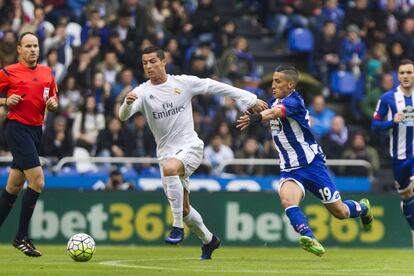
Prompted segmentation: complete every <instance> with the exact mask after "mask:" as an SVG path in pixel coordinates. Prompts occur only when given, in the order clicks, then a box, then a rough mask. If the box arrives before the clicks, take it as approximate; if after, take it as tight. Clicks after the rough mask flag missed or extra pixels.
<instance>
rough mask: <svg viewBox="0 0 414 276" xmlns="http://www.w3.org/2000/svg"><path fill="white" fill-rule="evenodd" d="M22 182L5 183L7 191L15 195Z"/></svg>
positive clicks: (21, 187) (19, 189) (20, 188)
mask: <svg viewBox="0 0 414 276" xmlns="http://www.w3.org/2000/svg"><path fill="white" fill-rule="evenodd" d="M23 185H24V182H22V183H13V184H7V188H6V190H7V192H8V193H10V194H12V195H17V194H18V193H19V192H20V191H21V190H22V189H23Z"/></svg>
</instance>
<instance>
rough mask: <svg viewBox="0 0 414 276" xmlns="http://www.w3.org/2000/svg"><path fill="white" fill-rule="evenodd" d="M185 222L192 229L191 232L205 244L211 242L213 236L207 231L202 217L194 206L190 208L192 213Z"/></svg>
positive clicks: (185, 218)
mask: <svg viewBox="0 0 414 276" xmlns="http://www.w3.org/2000/svg"><path fill="white" fill-rule="evenodd" d="M184 222H185V224H186V225H187V226H188V228H190V230H191V232H193V233H194V234H196V236H197V237H199V239H200V240H202V242H203V244H207V243H209V242H211V239H212V238H213V234H212V233H211V232H210V231H209V230H208V229H207V227H206V226H205V225H204V222H203V219H202V217H201V216H200V214H199V213H198V212H197V210H196V209H194V208H193V207H192V206H190V213H188V215H187V216H185V217H184Z"/></svg>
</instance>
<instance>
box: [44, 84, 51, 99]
mask: <svg viewBox="0 0 414 276" xmlns="http://www.w3.org/2000/svg"><path fill="white" fill-rule="evenodd" d="M49 91H50V88H49V87H45V88H43V99H44V100H45V101H47V100H48V99H49Z"/></svg>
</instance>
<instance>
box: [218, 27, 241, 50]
mask: <svg viewBox="0 0 414 276" xmlns="http://www.w3.org/2000/svg"><path fill="white" fill-rule="evenodd" d="M220 25H221V27H220V32H219V33H218V38H217V41H218V44H219V45H218V53H219V55H221V54H223V53H224V51H225V50H226V49H229V48H230V47H231V43H232V41H234V39H235V38H236V30H237V26H236V23H235V22H234V21H233V20H231V19H227V20H224V21H223V22H222V24H220Z"/></svg>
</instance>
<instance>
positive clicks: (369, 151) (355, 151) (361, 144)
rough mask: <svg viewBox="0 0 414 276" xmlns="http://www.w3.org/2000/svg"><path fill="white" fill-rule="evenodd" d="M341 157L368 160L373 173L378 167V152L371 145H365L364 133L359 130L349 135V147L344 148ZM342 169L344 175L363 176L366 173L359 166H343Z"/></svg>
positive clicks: (365, 170)
mask: <svg viewBox="0 0 414 276" xmlns="http://www.w3.org/2000/svg"><path fill="white" fill-rule="evenodd" d="M342 158H343V159H347V160H350V159H362V160H365V161H368V162H369V163H370V164H371V166H372V169H373V173H374V174H375V173H376V172H377V171H378V169H379V167H380V161H379V156H378V152H377V151H376V150H375V149H374V148H373V147H371V146H369V145H367V142H366V138H365V135H364V134H363V133H361V132H357V133H355V134H354V135H353V136H352V137H351V143H350V147H349V148H348V149H346V150H345V152H344V154H343V155H342ZM343 171H344V175H346V176H365V175H367V173H368V171H367V169H366V168H364V167H360V166H358V167H357V166H349V167H344V168H343Z"/></svg>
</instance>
